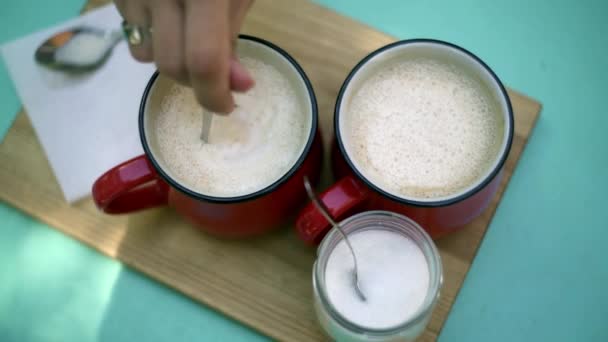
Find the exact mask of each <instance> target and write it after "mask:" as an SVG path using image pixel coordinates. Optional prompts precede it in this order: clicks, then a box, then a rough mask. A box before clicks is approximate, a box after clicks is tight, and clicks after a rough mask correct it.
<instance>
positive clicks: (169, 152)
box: [155, 57, 310, 197]
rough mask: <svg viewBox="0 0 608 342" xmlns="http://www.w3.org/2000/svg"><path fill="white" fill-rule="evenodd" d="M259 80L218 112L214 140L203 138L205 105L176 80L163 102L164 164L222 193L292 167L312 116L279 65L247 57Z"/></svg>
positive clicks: (209, 191) (268, 180)
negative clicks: (229, 108)
mask: <svg viewBox="0 0 608 342" xmlns="http://www.w3.org/2000/svg"><path fill="white" fill-rule="evenodd" d="M241 63H242V64H243V65H244V66H245V67H246V68H247V69H248V70H249V72H250V73H251V74H252V76H253V78H254V79H255V81H256V84H255V86H254V87H253V88H252V89H250V90H249V91H248V92H246V93H235V94H233V95H234V98H235V102H236V104H237V107H236V109H235V110H234V111H233V112H232V113H230V114H229V115H214V117H213V123H212V126H211V132H210V136H209V143H208V144H205V143H203V142H202V141H201V139H200V134H201V127H202V113H203V110H204V109H203V108H201V106H200V105H199V104H198V102H197V101H196V98H195V96H194V93H193V92H192V90H191V89H190V88H187V87H182V86H178V85H174V86H173V88H172V89H171V91H170V94H168V95H167V96H166V97H165V98H164V99H163V101H162V103H161V113H160V114H159V115H158V117H157V119H156V122H155V133H156V139H157V143H158V144H157V145H158V150H159V151H158V152H159V154H160V159H161V160H162V161H163V164H164V165H163V167H164V168H166V169H167V170H168V172H169V173H170V174H171V175H172V176H173V177H174V178H176V180H177V181H178V182H179V183H181V184H182V185H184V186H186V187H188V188H190V189H192V190H195V191H197V192H200V193H203V194H206V195H210V196H217V197H231V196H240V195H246V194H250V193H252V192H255V191H258V190H261V189H263V188H265V187H267V186H269V185H270V184H272V183H274V182H275V181H277V180H278V179H279V178H281V177H282V176H283V175H284V174H285V173H287V172H288V171H289V169H291V167H292V166H293V165H294V164H295V162H296V161H297V159H298V157H299V156H300V154H301V153H302V151H303V149H304V146H305V144H306V141H307V138H308V127H309V123H308V121H309V120H310V119H309V118H308V117H307V116H306V115H305V113H304V109H303V106H302V103H301V101H300V100H299V98H298V97H297V95H296V91H295V89H294V86H293V85H292V84H291V83H290V82H289V80H288V79H287V78H286V76H285V75H283V74H281V73H280V72H279V71H278V70H277V69H276V68H275V67H274V66H272V65H269V64H267V63H264V62H263V61H260V60H257V59H253V58H249V57H242V58H241Z"/></svg>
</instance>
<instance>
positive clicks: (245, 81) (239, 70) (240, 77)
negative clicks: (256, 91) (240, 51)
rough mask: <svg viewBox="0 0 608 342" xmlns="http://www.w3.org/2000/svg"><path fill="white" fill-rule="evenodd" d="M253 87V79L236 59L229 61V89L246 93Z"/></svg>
mask: <svg viewBox="0 0 608 342" xmlns="http://www.w3.org/2000/svg"><path fill="white" fill-rule="evenodd" d="M254 85H255V82H254V80H253V77H251V74H250V73H249V71H247V69H246V68H245V67H244V66H243V64H241V63H240V62H239V60H238V59H237V58H234V57H233V58H231V59H230V89H232V90H234V91H238V92H246V91H247V90H249V89H251V88H252V87H253V86H254Z"/></svg>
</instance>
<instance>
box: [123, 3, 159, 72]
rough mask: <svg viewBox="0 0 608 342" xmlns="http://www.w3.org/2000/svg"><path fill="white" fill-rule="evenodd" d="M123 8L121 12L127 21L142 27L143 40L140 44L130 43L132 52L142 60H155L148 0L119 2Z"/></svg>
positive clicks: (136, 57)
mask: <svg viewBox="0 0 608 342" xmlns="http://www.w3.org/2000/svg"><path fill="white" fill-rule="evenodd" d="M119 3H120V7H119V8H122V10H121V13H122V15H123V18H124V19H125V20H126V21H127V23H129V24H131V25H136V26H139V27H140V29H142V34H143V37H142V38H143V41H142V43H141V44H139V45H133V44H129V49H130V50H131V54H132V55H133V57H134V58H135V59H137V60H138V61H140V62H151V61H152V60H154V52H153V50H152V42H151V41H150V34H149V32H148V30H149V28H150V16H149V11H148V8H147V7H146V3H147V2H146V1H144V0H124V1H122V2H120V1H119V2H117V6H118V4H119Z"/></svg>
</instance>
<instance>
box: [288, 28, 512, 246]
mask: <svg viewBox="0 0 608 342" xmlns="http://www.w3.org/2000/svg"><path fill="white" fill-rule="evenodd" d="M412 53H415V54H418V55H420V54H421V55H423V56H424V54H429V55H432V56H440V57H441V58H444V59H446V60H448V61H449V62H450V63H451V64H453V65H456V66H457V67H459V68H467V69H466V70H467V71H468V72H469V73H472V75H473V76H474V77H476V78H477V79H478V80H480V81H481V82H482V84H483V85H484V86H486V87H487V89H489V92H490V93H491V94H492V96H493V97H494V98H495V99H496V101H497V104H498V106H497V107H498V108H499V109H500V112H501V114H502V116H503V118H504V129H503V130H502V141H501V145H500V149H499V152H498V154H497V155H496V157H495V160H494V161H493V162H492V164H491V166H490V167H489V169H488V171H487V172H485V174H483V175H482V177H480V178H478V179H477V180H476V181H475V183H474V184H473V185H471V186H469V187H467V188H465V189H464V190H463V191H460V192H458V193H455V194H453V195H449V196H447V197H442V198H438V199H428V200H427V199H424V200H421V199H414V198H407V197H403V196H398V195H395V194H394V193H390V192H388V191H386V190H385V189H383V188H381V187H380V186H379V185H378V184H376V183H374V182H373V181H371V180H370V178H369V177H366V175H365V174H364V172H363V171H362V170H361V169H359V168H357V166H356V165H355V163H354V162H353V159H352V158H351V154H350V153H351V152H350V151H349V150H348V148H347V146H346V144H345V143H344V137H343V135H342V134H341V129H342V127H343V124H344V122H343V120H342V118H343V117H344V116H343V115H341V113H342V110H343V106H344V104H345V103H348V101H350V99H349V98H350V96H351V95H350V94H351V93H353V92H354V91H353V90H352V89H357V88H358V87H359V86H360V84H362V82H364V80H365V77H366V75H369V74H371V73H373V72H374V70H377V69H375V68H376V67H377V66H378V64H379V63H383V62H384V61H387V60H391V59H393V58H397V59H398V58H400V56H401V57H403V56H407V55H408V54H412ZM404 91H407V89H404ZM513 129H514V121H513V110H512V108H511V102H510V100H509V96H508V95H507V92H506V90H505V88H504V86H503V84H502V83H501V81H500V80H499V79H498V77H497V76H496V74H494V72H493V71H492V70H491V69H490V68H489V67H488V66H487V65H486V64H485V63H484V62H483V61H482V60H481V59H479V58H478V57H477V56H475V55H474V54H472V53H471V52H469V51H467V50H465V49H463V48H461V47H459V46H456V45H454V44H451V43H447V42H443V41H438V40H431V39H413V40H403V41H398V42H395V43H392V44H389V45H387V46H384V47H382V48H380V49H378V50H376V51H374V52H372V53H371V54H369V55H368V56H366V57H365V58H364V59H363V60H361V62H359V63H358V64H357V65H356V66H355V67H354V69H353V70H352V71H351V72H350V74H349V75H348V77H347V78H346V80H345V81H344V83H343V85H342V88H341V89H340V92H339V94H338V98H337V100H336V105H335V111H334V132H335V139H334V142H333V148H332V167H333V171H334V175H335V176H336V177H337V178H338V181H337V182H336V183H335V184H333V185H332V186H331V187H330V188H329V189H327V190H326V191H325V192H324V193H322V194H321V196H320V197H321V200H322V201H323V202H324V204H325V205H326V207H327V208H328V209H329V211H330V213H331V214H332V215H333V217H334V218H335V219H337V220H341V219H344V218H346V217H348V216H350V215H352V214H354V213H358V212H361V211H366V210H387V211H393V212H396V213H400V214H403V215H405V216H408V217H410V218H412V219H413V220H415V221H416V222H417V223H418V224H419V225H420V226H422V227H424V229H426V230H427V232H428V233H429V235H430V236H431V237H433V238H435V239H436V238H439V237H441V236H444V235H446V234H449V233H451V232H454V231H457V230H458V229H460V228H462V227H463V226H464V225H466V224H467V223H469V222H470V221H472V220H473V219H474V218H475V217H477V216H478V215H480V214H481V213H482V211H483V210H484V209H485V208H486V207H487V206H488V204H489V203H490V200H491V199H492V197H493V196H494V194H495V193H496V191H497V189H498V185H499V184H500V180H501V178H502V169H503V166H504V163H505V161H506V159H507V156H508V154H509V151H510V149H511V143H512V140H513ZM386 148H387V149H389V148H390V146H387V147H386ZM296 228H297V231H298V234H299V236H300V237H301V238H302V239H303V240H304V241H306V242H307V243H309V244H317V243H319V242H320V241H321V239H322V238H323V237H324V236H325V234H326V233H327V232H328V230H329V228H330V225H329V223H328V222H327V221H326V220H325V219H324V218H323V217H322V216H321V215H320V213H319V212H318V211H317V210H316V209H315V208H314V206H312V205H311V204H309V205H307V206H306V207H305V208H304V209H303V210H302V211H301V212H300V214H299V216H298V218H297V221H296Z"/></svg>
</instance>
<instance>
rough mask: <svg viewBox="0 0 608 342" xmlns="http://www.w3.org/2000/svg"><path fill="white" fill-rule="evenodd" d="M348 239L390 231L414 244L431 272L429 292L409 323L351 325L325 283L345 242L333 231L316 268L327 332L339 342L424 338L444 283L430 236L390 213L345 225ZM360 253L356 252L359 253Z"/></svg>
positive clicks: (369, 215) (321, 319) (374, 214)
mask: <svg viewBox="0 0 608 342" xmlns="http://www.w3.org/2000/svg"><path fill="white" fill-rule="evenodd" d="M341 226H342V227H343V230H344V231H345V233H346V234H347V235H349V234H353V233H355V232H361V231H366V230H386V231H390V232H392V233H397V234H400V235H402V236H404V237H406V238H408V239H410V240H412V241H413V242H414V243H415V244H416V246H418V247H419V248H420V250H421V251H422V253H423V255H424V257H425V259H426V261H427V264H428V271H429V288H428V291H427V293H426V298H425V299H424V301H423V303H422V305H421V306H420V308H418V310H417V311H416V312H415V314H413V315H412V316H411V317H410V318H409V319H407V320H406V321H404V322H402V323H401V324H399V325H396V326H394V327H391V328H388V329H373V328H369V327H364V326H361V325H358V324H356V323H353V322H351V321H349V320H348V319H347V318H346V317H344V316H343V315H342V314H340V313H339V312H338V310H336V308H335V307H334V306H333V305H332V303H331V302H330V300H329V298H328V295H327V291H326V283H325V269H326V266H327V261H328V259H329V256H330V254H331V253H332V251H333V249H334V248H335V247H336V245H337V244H338V243H339V242H340V241H341V240H343V237H342V235H341V234H340V232H338V231H337V230H336V229H332V230H331V231H330V232H329V233H328V234H327V235H326V236H325V238H324V239H323V241H322V242H321V244H320V245H319V248H318V250H317V260H316V261H315V264H314V266H313V278H312V280H313V289H314V305H315V310H316V313H317V318H318V319H319V322H320V324H321V326H322V327H323V329H324V330H325V332H326V333H327V334H328V335H329V336H330V337H332V338H333V339H335V340H337V341H389V340H390V341H413V340H415V339H416V338H417V337H418V336H420V335H421V334H422V332H423V331H424V329H425V327H426V325H427V324H428V322H429V319H430V318H431V313H432V311H433V307H434V306H435V303H436V302H437V300H438V299H439V292H440V289H441V285H442V283H443V273H442V272H443V271H442V266H441V258H440V256H439V252H438V251H437V247H435V244H434V242H433V240H432V239H431V238H430V237H429V235H428V234H427V233H426V232H425V231H424V229H422V227H420V226H419V225H418V224H417V223H416V222H414V221H413V220H411V219H409V218H407V217H405V216H403V215H399V214H395V213H392V212H388V211H367V212H363V213H360V214H357V215H354V216H351V217H349V218H347V219H345V220H344V221H342V222H341ZM355 252H356V251H355Z"/></svg>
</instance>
